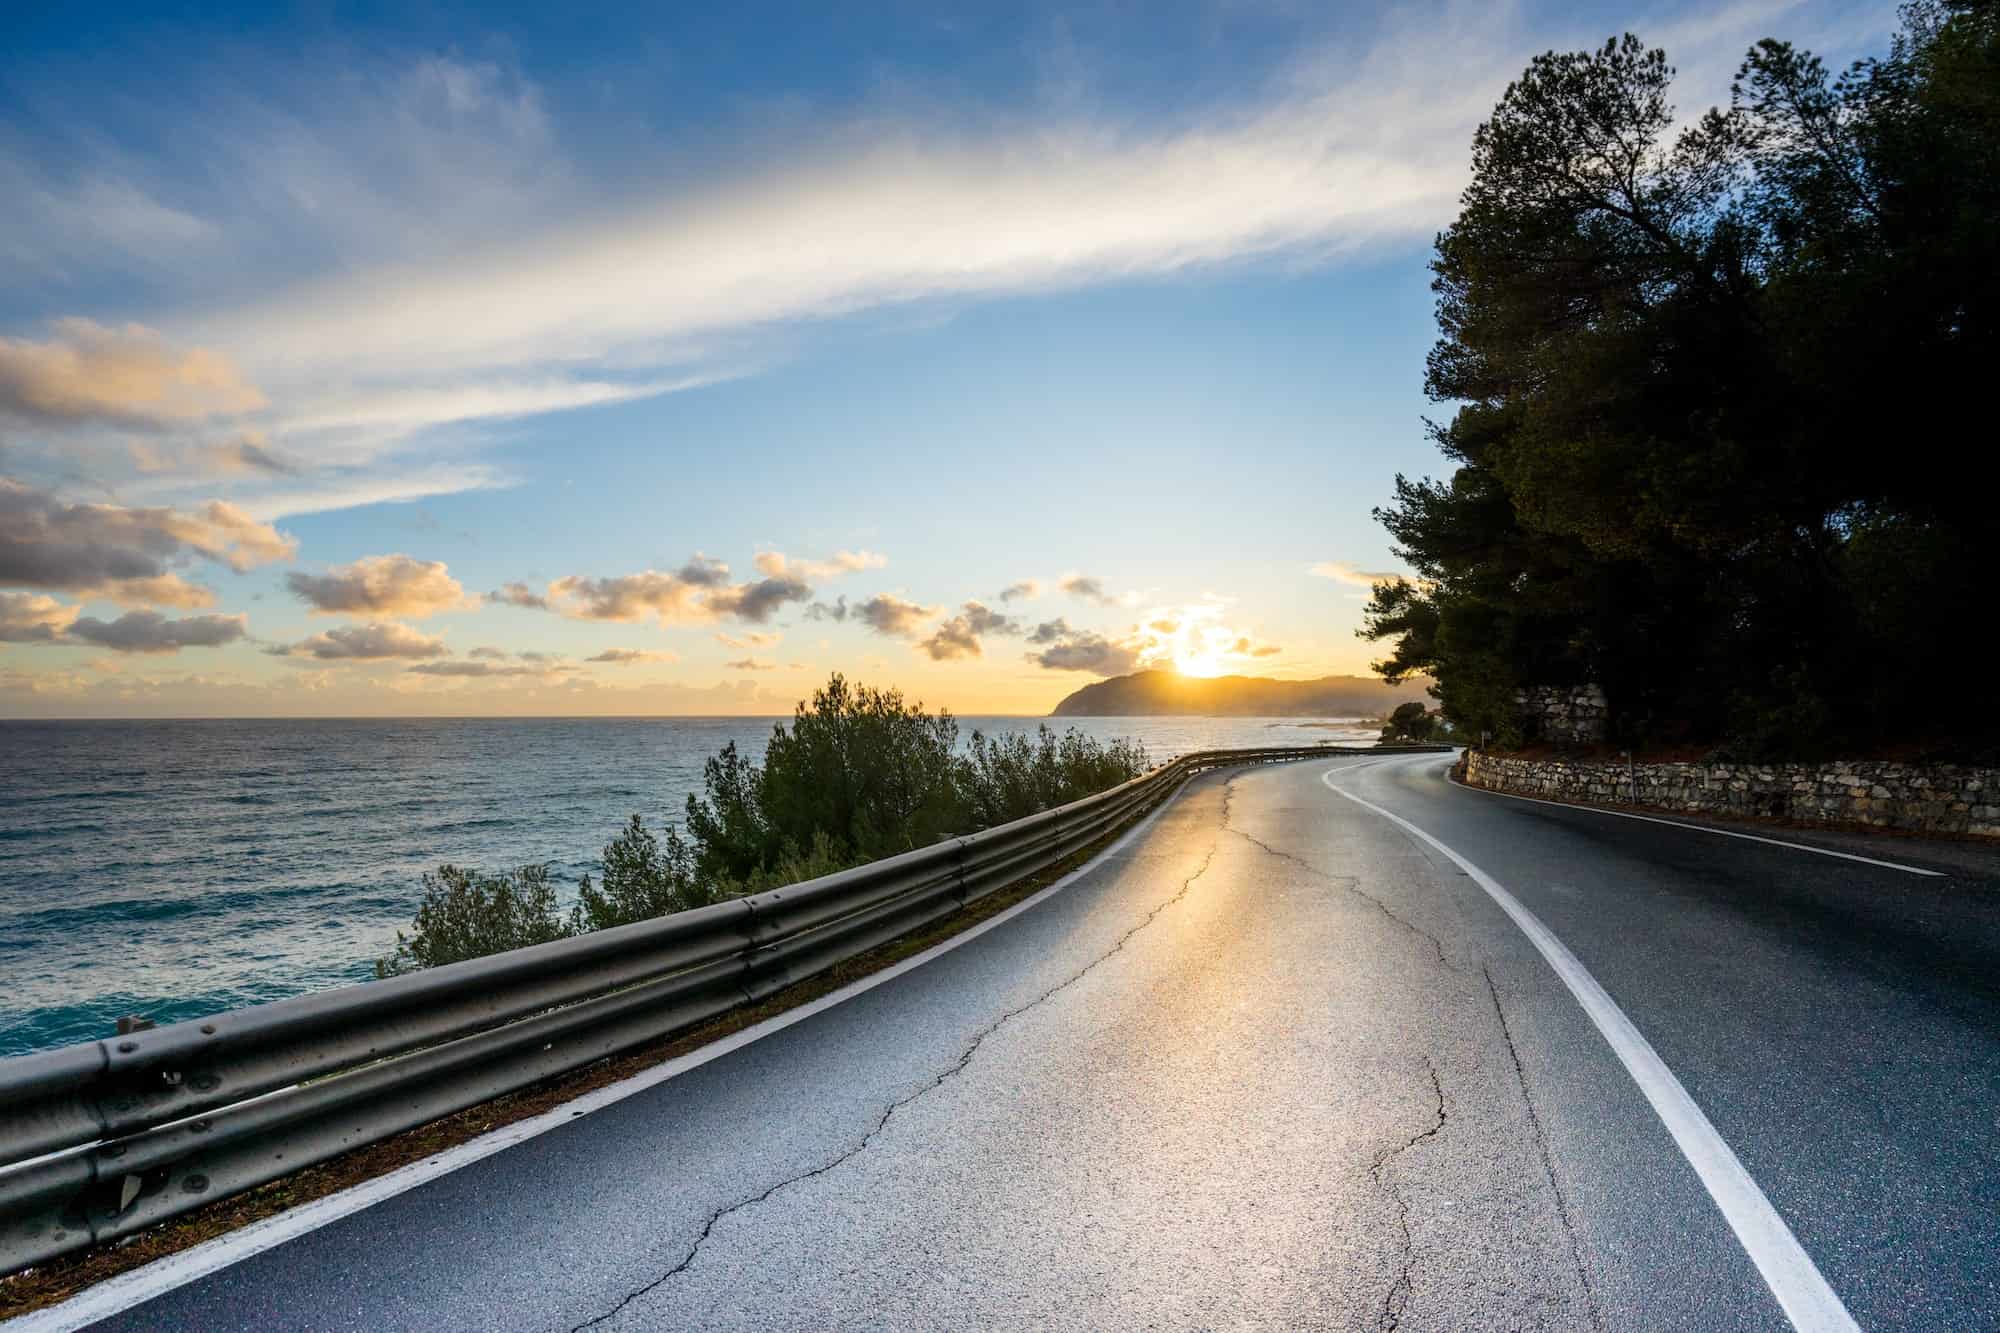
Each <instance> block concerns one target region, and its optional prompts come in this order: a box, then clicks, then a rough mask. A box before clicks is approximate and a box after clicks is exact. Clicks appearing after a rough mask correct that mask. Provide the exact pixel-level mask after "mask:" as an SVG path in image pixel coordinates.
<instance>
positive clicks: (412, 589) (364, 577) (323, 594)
mask: <svg viewBox="0 0 2000 1333" xmlns="http://www.w3.org/2000/svg"><path fill="white" fill-rule="evenodd" d="M285 585H286V586H287V587H288V588H290V589H291V590H292V593H293V595H294V596H296V597H298V598H299V599H300V600H302V601H304V602H306V603H307V604H308V605H310V606H311V607H312V609H313V614H315V615H326V616H332V615H365V616H401V617H405V618H408V619H412V620H421V619H422V618H423V617H425V616H428V615H434V614H436V613H437V612H439V611H451V610H457V609H459V608H462V607H465V606H467V605H468V601H467V598H466V596H465V589H464V588H463V587H462V586H461V585H460V584H459V582H458V580H457V579H455V578H453V577H452V576H451V574H450V572H449V571H448V570H447V569H446V567H445V564H444V562H443V561H441V560H415V559H412V558H411V557H409V556H407V555H368V556H363V557H362V558H361V559H359V560H356V561H355V562H354V563H353V564H349V565H336V566H334V567H333V568H332V569H329V570H328V571H327V572H326V573H324V574H307V573H304V572H302V571H296V570H295V571H293V572H292V573H289V574H287V575H285Z"/></svg>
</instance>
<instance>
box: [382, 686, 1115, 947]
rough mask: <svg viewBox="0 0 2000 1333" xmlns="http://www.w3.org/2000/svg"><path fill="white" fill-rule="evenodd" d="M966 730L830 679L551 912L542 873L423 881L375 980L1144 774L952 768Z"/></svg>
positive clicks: (977, 741)
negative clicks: (679, 819)
mask: <svg viewBox="0 0 2000 1333" xmlns="http://www.w3.org/2000/svg"><path fill="white" fill-rule="evenodd" d="M957 744H958V723H957V722H956V721H955V720H954V719H953V718H952V716H951V714H950V713H948V712H943V711H940V712H937V713H927V712H925V711H924V710H923V707H922V706H921V705H918V704H910V703H906V702H905V701H904V699H903V696H902V694H901V692H900V691H897V690H874V689H869V688H868V687H866V686H852V685H849V684H848V682H847V680H846V678H845V677H843V676H840V675H838V674H835V675H834V676H833V677H832V679H830V680H829V681H828V682H827V685H826V688H825V689H822V690H819V691H817V692H816V693H814V695H813V697H812V699H811V700H810V701H809V702H808V703H802V704H800V705H799V706H798V709H797V711H796V712H795V713H794V715H793V718H792V723H791V726H790V727H789V728H787V727H786V726H785V724H783V723H779V724H778V725H777V726H776V727H775V728H773V730H772V733H771V743H770V747H769V749H768V750H767V751H766V752H765V757H764V762H763V764H762V765H758V764H754V763H752V762H750V761H749V760H748V759H745V758H744V757H743V755H742V754H741V753H740V752H739V751H738V750H737V748H736V746H735V745H734V744H730V745H727V746H725V747H723V750H722V752H721V753H719V754H717V755H714V756H713V757H711V758H710V759H709V760H708V761H707V762H706V763H705V764H704V765H703V766H702V792H701V794H700V795H698V796H690V797H688V802H687V833H686V836H685V837H683V836H682V835H681V834H680V833H679V832H678V831H676V830H675V829H673V828H671V827H669V828H668V829H667V830H666V832H665V834H664V836H663V837H658V836H655V835H654V834H653V832H652V830H650V829H648V828H647V827H646V825H645V822H644V821H643V820H642V819H641V818H640V817H639V816H638V815H633V816H632V818H631V822H630V823H628V824H627V825H626V826H625V828H624V830H623V831H622V832H621V833H619V835H618V836H617V837H616V838H613V839H612V840H611V841H610V842H609V843H608V844H606V846H605V848H604V857H603V870H602V871H601V872H600V874H599V876H598V878H596V879H595V880H593V879H592V878H591V877H590V876H589V875H585V876H584V877H583V879H582V881H581V882H580V883H579V884H578V885H577V901H576V903H575V905H574V906H573V907H571V909H570V911H569V912H568V914H567V915H564V914H562V913H560V912H559V911H558V910H557V904H556V890H555V886H554V884H553V882H552V880H551V878H550V875H549V872H548V867H546V866H523V867H521V868H520V869H519V870H516V871H513V872H510V873H508V874H505V875H492V876H489V875H482V874H480V873H479V872H478V871H474V870H460V869H458V868H457V867H455V866H442V867H440V868H439V869H438V872H437V873H436V874H435V875H426V876H424V900H423V903H422V905H421V906H420V907H419V908H418V909H417V919H416V922H415V925H414V927H413V930H412V933H411V934H410V935H409V936H407V937H406V936H404V935H402V934H401V933H400V932H399V933H398V934H397V936H396V952H395V953H394V954H393V955H392V956H390V957H388V958H385V959H383V960H381V961H379V962H377V963H376V965H375V970H376V974H377V975H378V976H393V975H396V974H397V973H400V972H406V971H410V970H412V969H414V968H419V967H435V966H437V965H438V964H440V963H451V962H457V961H458V960H460V959H462V958H477V957H479V956H481V955H483V954H489V953H499V952H501V951H502V950H505V949H516V948H519V947H521V946H522V945H524V944H540V943H543V942H544V941H546V940H553V939H561V938H563V937H565V936H568V935H581V934H586V933H588V932H590V931H594V930H605V929H608V928H609V927H612V926H622V925H627V924H630V923H631V922H634V921H646V920H650V919H651V918H653V917H657V916H665V915H667V914H669V913H672V912H683V911H686V910H688V909H689V908H693V907H703V906H706V905H708V904H709V903H715V902H721V901H723V900H724V899H727V898H735V897H741V896H743V895H744V894H750V893H761V892H763V891H765V890H766V889H774V888H779V887H782V886H784V885H786V884H796V883H798V882H799V881H800V880H806V879H814V878H817V877H819V876H821V875H827V874H831V873H833V872H834V871H836V870H844V869H846V868H848V867H849V866H855V865H860V864H862V863H864V862H867V861H873V860H877V859H879V858H881V857H884V856H893V855H894V854H896V853H897V852H905V851H909V850H911V849H913V848H917V847H926V846H929V845H930V844H932V843H935V842H937V841H939V840H941V839H943V838H948V837H952V836H954V835H956V834H961V833H970V832H974V831H976V830H978V829H982V828H990V827H991V826H993V825H995V824H1003V823H1006V822H1007V821H1009V820H1013V819H1020V818H1022V817H1023V816H1026V815H1031V814H1034V813H1035V812H1037V811H1039V810H1047V809H1049V808H1051V807H1052V806H1057V805H1062V804H1065V803H1066V802H1069V801H1074V800H1077V799H1079V798H1081V797H1084V796H1088V795H1090V794H1091V793H1092V792H1098V791H1103V790H1105V789H1106V788H1108V787H1115V786H1117V785H1118V784H1119V783H1121V782H1124V781H1126V780H1128V779H1130V778H1134V777H1137V776H1138V775H1139V774H1141V773H1143V772H1145V771H1146V769H1147V767H1148V763H1147V759H1146V751H1145V749H1144V747H1143V746H1140V745H1138V744H1136V743H1134V742H1131V741H1123V740H1120V741H1111V742H1109V743H1106V742H1103V741H1099V740H1095V739H1093V738H1091V737H1089V736H1085V735H1083V734H1082V733H1080V732H1078V731H1076V730H1074V729H1072V730H1069V731H1065V732H1063V733H1062V734H1061V735H1057V734H1056V733H1055V732H1053V731H1051V730H1050V729H1049V728H1048V727H1046V726H1044V727H1042V728H1040V729H1039V730H1038V731H1037V733H1036V735H1035V737H1034V739H1032V740H1031V739H1029V738H1028V737H1026V736H1020V735H1012V736H1004V737H1000V738H998V739H994V738H990V737H987V736H985V735H982V734H980V733H978V732H974V733H973V735H972V740H971V744H970V747H969V749H968V750H967V752H966V753H964V754H962V755H961V754H958V753H956V750H957Z"/></svg>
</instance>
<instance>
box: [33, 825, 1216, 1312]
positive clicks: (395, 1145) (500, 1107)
mask: <svg viewBox="0 0 2000 1333" xmlns="http://www.w3.org/2000/svg"><path fill="white" fill-rule="evenodd" d="M1176 790H1178V789H1176ZM1174 794H1175V793H1174V792H1168V793H1167V794H1166V795H1164V796H1162V797H1161V798H1160V800H1158V801H1153V802H1149V803H1148V804H1147V805H1146V806H1145V807H1143V808H1142V809H1139V810H1137V811H1135V812H1134V813H1133V815H1132V817H1131V818H1130V819H1129V820H1127V821H1126V822H1124V823H1123V824H1121V825H1120V826H1118V827H1117V828H1114V829H1111V830H1109V831H1108V832H1106V833H1105V834H1104V836H1102V837H1101V838H1099V839H1098V840H1097V841H1095V842H1093V843H1091V844H1090V845H1089V846H1087V847H1084V848H1081V849H1079V850H1078V851H1076V852H1074V853H1072V854H1071V855H1070V856H1069V857H1067V858H1065V859H1064V860H1062V861H1060V862H1058V863H1056V864H1055V865H1053V866H1050V867H1047V868H1046V869H1044V870H1041V871H1039V872H1037V873H1036V874H1034V875H1031V876H1028V877H1027V878H1025V879H1022V880H1018V881H1016V882H1015V883H1013V884H1011V885H1009V886H1007V887H1006V888H1004V889H999V890H996V891H994V892H993V893H990V894H988V895H987V896H986V897H984V898H982V899H980V900H979V901H978V902H975V903H973V904H971V905H969V906H967V907H965V908H963V909H961V910H960V911H958V912H956V913H953V914H952V915H951V916H948V917H945V918H943V919H942V920H939V921H934V922H932V923H930V924H929V925H927V926H923V927H921V928H919V929H917V930H915V931H913V932H911V933H910V934H908V935H904V936H901V937H899V938H897V939H895V940H892V941H890V942H889V943H887V944H884V945H881V946H879V947H878V948H875V949H873V950H870V951H869V952H868V953H865V954H862V955H860V956H858V957H855V958H851V959H848V960H847V961H845V962H842V963H838V964H836V965H834V966H833V967H831V968H829V969H828V970H826V971H825V972H822V973H820V974H818V975H817V976H813V977H808V978H807V979H805V980H804V981H801V982H798V983H796V984H794V985H792V986H789V987H787V988H786V989H784V990H782V991H779V992H777V993H775V994H773V995H771V996H769V997H767V998H766V999H764V1000H762V1001H760V1002H758V1003H756V1004H746V1005H743V1006H741V1007H739V1008H736V1009H732V1010H730V1011H728V1012H727V1013H724V1014H721V1015H718V1016H717V1017H715V1018H712V1019H709V1020H707V1021H706V1022H703V1023H699V1024H696V1025H695V1026H693V1027H690V1028H686V1029H683V1030H682V1031H680V1032H678V1033H674V1034H670V1035H668V1036H665V1037H661V1038H656V1039H654V1040H653V1041H651V1042H648V1043H646V1044H645V1045H642V1046H639V1047H635V1048H634V1049H632V1050H630V1051H627V1052H625V1053H623V1054H621V1055H616V1056H611V1057H609V1058H607V1059H604V1060H599V1061H597V1062H596V1063H594V1064H590V1065H586V1066H584V1067H583V1068H582V1069H577V1070H572V1071H571V1072H569V1073H567V1074H562V1075H558V1076H557V1077H555V1078H551V1079H546V1080H544V1081H542V1082H541V1083H537V1084H535V1085H533V1086H531V1087H528V1088H524V1089H521V1090H520V1091H518V1092H512V1093H507V1094H505V1095H503V1096H500V1097H496V1098H494V1099H493V1100H492V1101H489V1102H482V1103H481V1104H480V1105H478V1106H473V1107H468V1108H467V1109H465V1110H463V1111H458V1112H455V1113H454V1114H451V1115H448V1116H444V1117H441V1118H439V1119H437V1120H433V1121H431V1122H430V1123H428V1124H425V1125H421V1126H419V1127H417V1128H416V1129H412V1130H407V1131H405V1132H404V1133H402V1134H398V1135H396V1136H394V1137H392V1138H388V1139H383V1140H382V1141H380V1142H378V1143H373V1144H369V1145H367V1146H365V1147H362V1148H357V1149H355V1150H354V1151H352V1152H349V1153H345V1154H343V1155H341V1156H339V1157H335V1158H332V1159H330V1160H328V1161H325V1162H321V1163H319V1164H318V1165H316V1166H310V1167H307V1168H305V1169H303V1170H301V1171H299V1172H297V1173H295V1174H293V1175H290V1176H286V1177H285V1178H284V1179H282V1180H275V1181H272V1182H271V1183H269V1184H267V1185H260V1186H258V1187H257V1188H255V1189H251V1190H246V1191H245V1192H243V1193H242V1194H238V1195H235V1196H233V1197H231V1198H227V1199H218V1200H216V1201H215V1202H213V1203H211V1204H208V1205H206V1206H204V1207H202V1208H199V1209H196V1210H195V1211H193V1212H190V1213H184V1214H182V1215H181V1216H179V1217H176V1218H173V1219H171V1220H169V1221H166V1222H162V1223H161V1224H160V1225H158V1226H156V1227H152V1228H150V1229H148V1230H146V1231H142V1232H140V1233H138V1234H137V1235H134V1236H127V1237H124V1238H123V1239H121V1240H118V1241H113V1242H111V1243H109V1244H107V1245H102V1246H98V1247H96V1248H93V1249H88V1250H82V1251H78V1252H77V1253H75V1254H70V1255H65V1256H63V1257H61V1258H59V1259H52V1260H50V1261H49V1262H47V1263H44V1264H40V1265H38V1266H36V1267H34V1268H31V1269H28V1270H26V1271H25V1272H21V1273H17V1274H15V1275H14V1276H12V1277H7V1278H0V1319H11V1318H13V1317H15V1316H17V1315H24V1314H28V1313H30V1312H32V1311H35V1310H41V1309H45V1308H47V1307H49V1306H52V1305H55V1304H58V1303H60V1302H61V1301H63V1300H66V1299H68V1298H69V1297H70V1296H73V1295H75V1294H77V1293H78V1292H81V1291H83V1290H84V1289H86V1288H88V1287H91V1286H94V1285H96V1284H97V1283H100V1282H104V1281H106V1280H108V1279H111V1278H114V1277H117V1276H119V1275H121V1274H124V1273H129V1272H131V1271H133V1270H135V1269H138V1268H143V1267H144V1266H145V1265H147V1264H149V1263H152V1262H154V1261H155V1260H158V1259H163V1258H166V1257H167V1256H169V1255H173V1254H178V1253H180V1252H182V1251H184V1250H189V1249H192V1248H193V1247H195V1246H196V1245H199V1244H201V1243H203V1242H204V1241H208V1240H212V1239H214V1238H216V1237H217V1236H222V1235H226V1234H227V1233H229V1232H231V1231H235V1230H237V1229H239V1228H241V1227H245V1226H248V1225H250V1224H251V1223H253V1222H259V1221H262V1220H264V1219H265V1218H269V1217H275V1216H276V1215H278V1214H279V1213H282V1212H285V1211H286V1210H288V1209H291V1208H295V1207H298V1206H299V1205H301V1204H306V1203H311V1202H312V1201H314V1200H316V1199H323V1198H326V1197H327V1196H329V1195H332V1194H337V1193H339V1192H340V1191H341V1190H344V1189H347V1188H349V1187H350V1186H353V1185H358V1184H360V1183H362V1182H364V1181H368V1180H373V1179H375V1178H376V1177H378V1176H382V1175H386V1174H388V1173H389V1172H391V1171H394V1170H396V1169H397V1168H399V1167H403V1166H407V1165H409V1164H410V1163H412V1162H419V1161H422V1160H423V1159H425V1158H427V1157H430V1156H433V1155H435V1154H437V1153H440V1152H443V1151H445V1150H446V1149H449V1148H455V1147H458V1146H459V1145H460V1144H463V1143H468V1142H470V1141H471V1140H473V1139H476V1138H478V1137H479V1136H480V1135H482V1134H485V1133H487V1132H489V1131H491V1130H495V1129H500V1128H502V1127H504V1126H507V1125H512V1124H515V1123H517V1122H519V1121H522V1120H527V1119H530V1118H532V1117H534V1116H538V1115H541V1114H543V1113H544V1112H546V1111H550V1110H553V1109H554V1108H556V1107H558V1106H561V1105H562V1104H563V1103H564V1102H567V1101H571V1100H573V1099H575V1098H577V1097H580V1096H583V1095H584V1094H585V1093H589V1092H594V1091H596V1090H598V1089H600V1088H604V1087H608V1086H610V1085H612V1084H614V1083H618V1082H620V1081H622V1080H624V1079H627V1078H630V1077H632V1076H633V1075H634V1074H638V1073H641V1072H643V1071H645V1070H647V1069H650V1068H652V1067H654V1066H656V1065H659V1064H663V1063H665V1062H666V1061H668V1060H671V1059H674V1058H675V1057H677V1056H681V1055H685V1054H687V1053H689V1052H690V1051H694V1050H698V1049H699V1048H701V1047H703V1046H705V1045H707V1044H709V1043H710V1042H713V1041H717V1040H720V1039H721V1038H723V1037H727V1036H730V1035H731V1034H733V1033H737V1032H741V1031H742V1030H743V1029H745V1028H748V1027H751V1026H754V1025H755V1024H757V1023H761V1022H763V1021H764V1020H765V1019H768V1018H772V1017H775V1016H777V1015H778V1014H782V1013H784V1012H785V1011H786V1010H788V1009H794V1008H797V1007H798V1006H800V1005H803V1004H808V1003H810V1002H812V1001H814V1000H817V999H819V998H821V997H822V996H825V995H829V994H831V993H832V992H834V991H836V990H839V989H840V988H841V987H843V986H846V985H848V984H849V983H851V982H854V981H859V980H861V979H862V978H864V977H866V976H869V975H871V974H873V973H875V972H880V971H882V970H883V969H885V968H888V967H892V966H894V965H895V964H897V963H899V962H901V961H903V960H904V959H906V958H910V957H912V956H914V955H916V954H919V953H922V952H923V951H924V950H926V949H928V948H931V947H932V946H933V945H936V944H939V943H942V942H943V941H945V940H947V939H950V938H951V937H952V936H954V935H957V934H960V933H962V932H964V931H966V930H969V929H971V928H972V927H973V926H976V925H978V924H979V923H980V922H982V921H985V920H987V919H989V918H990V917H993V916H997V915H998V914H999V913H1001V912H1004V911H1006V910H1007V909H1008V908H1010V907H1012V906H1014V905H1015V904H1016V903H1019V902H1021V901H1022V900H1023V899H1026V898H1028V897H1030V896H1032V895H1033V894H1035V893H1037V892H1039V891H1040V890H1042V889H1044V888H1046V887H1048V886H1049V885H1050V884H1053V883H1054V882H1055V881H1056V880H1058V879H1060V878H1062V877H1063V876H1064V875H1066V874H1068V873H1070V872H1071V871H1072V870H1075V869H1076V868H1077V867H1079V866H1081V865H1083V864H1084V863H1086V862H1087V861H1089V860H1090V859H1091V858H1092V857H1094V856H1096V855H1097V854H1098V853H1099V852H1101V851H1103V850H1104V849H1105V848H1106V847H1108V846H1109V845H1110V844H1111V843H1112V842H1113V841H1115V840H1116V839H1118V838H1119V837H1121V836H1123V834H1124V833H1125V832H1126V830H1128V829H1130V828H1131V827H1133V826H1134V825H1135V824H1136V823H1138V821H1140V820H1142V819H1144V818H1145V817H1146V816H1147V815H1148V814H1150V813H1152V812H1153V811H1154V810H1156V809H1158V808H1159V807H1160V806H1161V805H1162V804H1164V803H1165V802H1166V801H1169V800H1172V799H1173V797H1174Z"/></svg>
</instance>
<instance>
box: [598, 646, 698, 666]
mask: <svg viewBox="0 0 2000 1333" xmlns="http://www.w3.org/2000/svg"><path fill="white" fill-rule="evenodd" d="M583 660H584V661H586V662H598V663H601V664H604V665H607V666H639V665H641V664H642V663H648V662H660V663H668V662H678V661H680V660H681V659H680V654H679V653H669V652H661V651H657V650H654V649H648V648H606V649H605V650H604V651H603V652H601V653H596V654H594V655H592V656H590V657H586V658H584V659H583Z"/></svg>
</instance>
